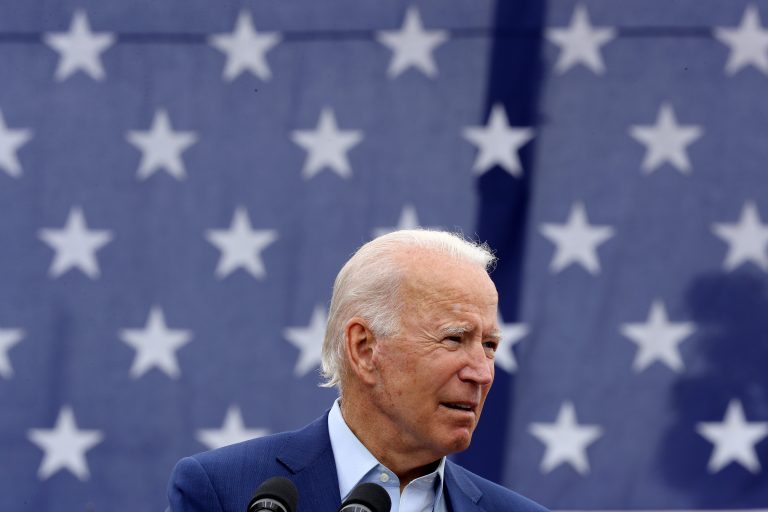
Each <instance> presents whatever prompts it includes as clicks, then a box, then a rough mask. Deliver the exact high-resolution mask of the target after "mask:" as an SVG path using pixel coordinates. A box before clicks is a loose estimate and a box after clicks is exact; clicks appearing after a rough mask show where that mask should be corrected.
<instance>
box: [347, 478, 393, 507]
mask: <svg viewBox="0 0 768 512" xmlns="http://www.w3.org/2000/svg"><path fill="white" fill-rule="evenodd" d="M391 507H392V501H390V499H389V494H387V491H385V490H384V488H383V487H382V486H380V485H376V484H374V483H370V482H366V483H364V484H359V485H358V486H356V487H355V488H354V489H352V492H351V493H349V496H347V499H346V500H344V503H342V504H341V508H339V510H338V512H389V510H390V508H391Z"/></svg>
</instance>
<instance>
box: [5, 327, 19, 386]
mask: <svg viewBox="0 0 768 512" xmlns="http://www.w3.org/2000/svg"><path fill="white" fill-rule="evenodd" d="M22 339H24V331H23V330H21V329H0V377H4V378H6V379H10V378H11V377H13V367H12V366H11V360H10V359H9V358H8V350H10V349H11V347H13V346H14V345H16V344H17V343H19V342H20V341H21V340H22Z"/></svg>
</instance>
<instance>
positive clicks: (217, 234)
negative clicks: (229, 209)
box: [205, 207, 277, 279]
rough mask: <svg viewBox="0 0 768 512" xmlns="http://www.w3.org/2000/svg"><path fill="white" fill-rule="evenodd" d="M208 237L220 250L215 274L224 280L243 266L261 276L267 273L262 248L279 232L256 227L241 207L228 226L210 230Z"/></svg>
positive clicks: (253, 274)
mask: <svg viewBox="0 0 768 512" xmlns="http://www.w3.org/2000/svg"><path fill="white" fill-rule="evenodd" d="M205 238H206V239H207V240H208V241H209V242H210V243H212V244H213V245H215V246H216V248H217V249H219V250H220V251H221V257H220V258H219V264H218V265H217V266H216V277H218V278H219V279H223V278H225V277H227V276H228V275H229V274H231V273H232V272H234V271H235V270H237V269H238V268H241V267H242V268H243V269H245V270H246V271H247V272H248V273H249V274H251V275H252V276H253V277H255V278H257V279H258V278H262V277H264V276H266V275H267V272H266V270H265V269H264V262H263V261H262V260H261V251H263V250H264V249H265V248H266V247H267V246H269V245H270V244H271V243H272V242H274V241H275V240H277V231H275V230H274V229H253V228H252V227H251V220H250V218H249V217H248V211H247V210H246V209H245V208H242V207H239V208H237V209H235V214H234V215H233V216H232V224H231V225H230V227H229V229H209V230H208V231H207V233H206V235H205Z"/></svg>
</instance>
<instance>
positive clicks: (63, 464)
mask: <svg viewBox="0 0 768 512" xmlns="http://www.w3.org/2000/svg"><path fill="white" fill-rule="evenodd" d="M27 437H28V438H29V440H30V441H32V442H33V443H35V444H36V445H37V446H38V447H39V448H40V449H41V450H43V451H45V455H44V456H43V462H42V463H41V464H40V468H39V469H38V471H37V476H38V478H40V480H45V479H47V478H48V477H49V476H51V475H53V474H54V473H56V472H57V471H59V470H60V469H68V470H69V471H70V472H71V473H72V474H74V475H75V476H76V477H77V478H79V479H80V480H87V479H88V478H89V477H90V472H89V471H88V461H86V459H85V452H87V451H88V450H90V449H91V448H93V447H94V446H96V445H97V444H99V443H100V442H101V441H102V440H103V439H104V434H103V433H102V432H101V431H99V430H79V429H78V428H77V423H76V422H75V413H74V412H73V411H72V408H71V407H69V406H64V407H62V408H61V410H60V411H59V416H58V418H57V419H56V425H55V426H54V427H53V428H52V429H41V428H32V429H29V432H28V433H27Z"/></svg>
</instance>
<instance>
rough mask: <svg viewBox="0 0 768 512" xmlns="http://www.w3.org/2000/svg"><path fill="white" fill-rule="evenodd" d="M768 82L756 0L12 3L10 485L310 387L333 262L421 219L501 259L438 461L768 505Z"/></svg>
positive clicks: (245, 424) (2, 11)
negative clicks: (473, 384)
mask: <svg viewBox="0 0 768 512" xmlns="http://www.w3.org/2000/svg"><path fill="white" fill-rule="evenodd" d="M763 20H765V21H763ZM766 91H768V2H749V1H742V0H729V1H724V0H723V1H716V0H710V1H704V0H675V1H672V0H624V1H606V0H583V1H578V2H577V1H571V0H552V1H550V2H544V1H543V0H542V1H537V0H514V1H513V0H498V1H497V2H492V1H490V0H472V1H470V0H449V1H445V0H442V1H438V0H413V1H391V2H379V1H374V0H336V1H276V0H248V1H241V2H235V1H218V2H214V1H211V0H186V1H180V0H164V1H157V0H155V1H151V0H132V1H131V2H120V1H117V0H99V1H95V0H79V1H72V0H60V1H43V0H37V1H27V2H12V1H10V0H3V1H2V2H0V208H1V210H0V213H1V214H0V510H2V511H9V512H15V511H32V510H35V511H41V510H42V511H67V512H72V511H89V512H94V511H113V512H114V511H118V512H119V511H137V510H162V509H164V508H165V506H166V500H165V485H166V482H167V479H168V475H169V473H170V470H171V468H172V467H173V464H174V463H175V461H176V460H178V459H179V458H180V457H182V456H185V455H188V454H191V453H194V452H198V451H202V450H205V449H209V448H215V447H218V446H223V445H225V444H230V443H233V442H237V441H240V440H243V439H246V438H250V437H255V436H262V435H265V434H269V433H273V432H279V431H284V430H289V429H294V428H298V427H300V426H302V425H304V424H305V423H307V422H309V421H310V420H312V419H314V418H315V417H317V416H319V415H320V414H322V413H323V411H325V410H326V409H327V408H328V407H329V406H330V405H331V403H332V400H333V399H334V397H335V393H334V392H333V391H331V390H326V389H320V388H318V387H317V383H318V381H319V379H318V374H317V367H318V359H319V353H320V343H321V339H322V333H323V329H324V323H325V319H326V312H327V306H328V301H329V298H330V293H331V285H332V282H333V278H334V276H335V274H336V272H337V271H338V269H339V268H340V267H341V265H342V264H343V262H344V261H345V260H346V259H347V258H348V257H349V255H350V254H351V253H352V252H353V251H354V250H355V249H356V248H357V247H358V246H359V245H361V244H362V243H364V242H366V241H367V240H370V239H371V238H372V237H373V236H376V235H377V234H379V233H382V232H386V231H388V230H392V229H396V228H398V227H403V228H404V227H413V226H423V227H441V228H448V229H454V230H461V231H462V232H464V233H466V234H468V235H470V236H472V237H474V238H479V239H482V240H487V241H488V242H489V243H490V245H491V246H492V247H493V248H494V250H495V251H496V252H497V254H498V255H499V257H500V263H499V265H498V267H497V268H496V269H495V271H494V272H493V278H494V280H495V281H496V284H497V286H498V288H499V292H500V316H501V322H502V325H503V330H504V345H503V346H502V347H501V349H500V352H499V353H498V354H497V359H496V369H497V372H496V382H495V384H494V389H493V390H492V391H491V394H490V396H489V400H488V402H487V404H486V409H485V412H484V416H483V420H482V421H481V424H480V427H479V429H478V431H477V432H476V434H475V439H474V441H473V446H472V447H471V448H470V450H468V451H467V452H465V453H462V454H459V455H457V456H455V458H456V460H457V461H458V462H460V463H462V464H463V465H465V466H466V467H468V468H469V469H471V470H473V471H475V472H477V473H479V474H481V475H484V476H486V477H488V478H491V479H493V480H495V481H497V482H499V483H501V484H503V485H505V486H508V487H510V488H513V489H515V490H517V491H518V492H521V493H523V494H525V495H527V496H529V497H531V498H533V499H535V500H538V501H540V502H541V503H542V504H544V505H546V506H548V507H551V508H554V509H559V510H614V511H617V510H654V511H656V510H671V511H682V510H710V509H718V510H721V509H727V510H744V509H758V510H763V511H765V510H768V287H767V285H768V275H767V274H766V273H767V272H768V198H766V185H767V184H768V163H766V162H768V96H767V95H766Z"/></svg>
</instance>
